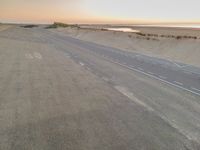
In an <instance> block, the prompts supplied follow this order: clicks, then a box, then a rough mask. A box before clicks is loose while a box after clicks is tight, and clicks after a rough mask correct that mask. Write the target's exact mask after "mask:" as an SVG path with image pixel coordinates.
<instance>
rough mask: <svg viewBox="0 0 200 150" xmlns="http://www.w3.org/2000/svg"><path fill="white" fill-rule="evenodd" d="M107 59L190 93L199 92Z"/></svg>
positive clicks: (199, 94)
mask: <svg viewBox="0 0 200 150" xmlns="http://www.w3.org/2000/svg"><path fill="white" fill-rule="evenodd" d="M108 61H110V62H112V63H115V64H118V65H120V66H122V67H125V68H127V69H129V70H132V71H136V72H139V73H141V74H144V75H146V76H149V77H151V78H153V79H157V80H159V81H162V82H164V83H166V84H169V85H172V86H175V87H177V88H180V89H182V90H185V91H187V92H190V93H192V94H195V95H198V96H200V93H197V92H195V91H192V90H190V89H187V88H184V87H182V86H179V85H177V84H174V83H171V82H169V81H166V80H164V79H161V78H159V77H156V76H153V75H150V74H148V73H145V72H143V71H140V70H138V69H135V68H131V67H129V66H126V65H123V64H120V63H118V62H114V61H112V60H108Z"/></svg>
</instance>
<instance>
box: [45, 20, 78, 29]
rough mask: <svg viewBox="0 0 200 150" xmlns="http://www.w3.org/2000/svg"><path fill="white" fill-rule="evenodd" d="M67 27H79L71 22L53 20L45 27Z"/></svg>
mask: <svg viewBox="0 0 200 150" xmlns="http://www.w3.org/2000/svg"><path fill="white" fill-rule="evenodd" d="M67 27H72V28H80V27H79V26H78V25H71V24H65V23H61V22H54V23H53V24H51V25H49V26H47V27H46V29H55V28H67Z"/></svg>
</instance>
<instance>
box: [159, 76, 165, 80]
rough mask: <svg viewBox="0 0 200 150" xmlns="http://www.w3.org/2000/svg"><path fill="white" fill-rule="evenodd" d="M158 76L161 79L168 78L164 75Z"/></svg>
mask: <svg viewBox="0 0 200 150" xmlns="http://www.w3.org/2000/svg"><path fill="white" fill-rule="evenodd" d="M158 77H159V78H161V79H167V77H164V76H158Z"/></svg>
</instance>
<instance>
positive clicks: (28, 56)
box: [25, 54, 33, 59]
mask: <svg viewBox="0 0 200 150" xmlns="http://www.w3.org/2000/svg"><path fill="white" fill-rule="evenodd" d="M25 57H26V58H27V59H33V56H32V55H31V54H25Z"/></svg>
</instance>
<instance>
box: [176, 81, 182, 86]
mask: <svg viewBox="0 0 200 150" xmlns="http://www.w3.org/2000/svg"><path fill="white" fill-rule="evenodd" d="M174 83H176V84H179V85H181V86H182V85H183V83H181V82H178V81H174Z"/></svg>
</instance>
